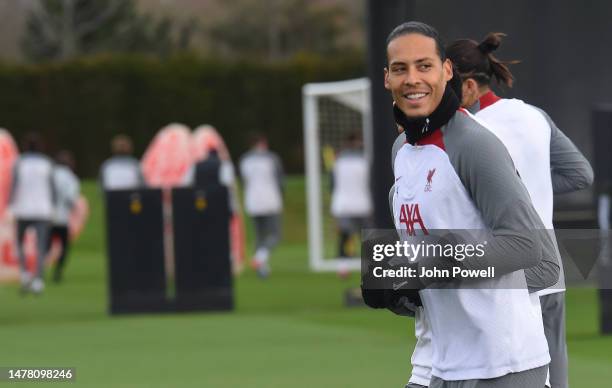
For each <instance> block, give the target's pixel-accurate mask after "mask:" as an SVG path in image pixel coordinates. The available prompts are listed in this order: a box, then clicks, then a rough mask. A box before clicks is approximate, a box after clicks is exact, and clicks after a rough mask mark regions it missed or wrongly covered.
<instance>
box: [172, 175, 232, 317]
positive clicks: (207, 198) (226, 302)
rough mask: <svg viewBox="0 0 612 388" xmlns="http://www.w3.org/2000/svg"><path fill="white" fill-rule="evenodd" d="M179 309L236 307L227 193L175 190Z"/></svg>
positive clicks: (216, 188)
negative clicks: (233, 290) (233, 289)
mask: <svg viewBox="0 0 612 388" xmlns="http://www.w3.org/2000/svg"><path fill="white" fill-rule="evenodd" d="M172 208H173V227H174V256H175V271H176V272H175V274H176V301H175V307H176V309H177V310H229V309H232V308H233V305H234V303H233V293H232V277H231V263H230V242H229V220H230V208H229V198H228V191H227V188H226V187H225V186H222V185H212V186H211V187H209V188H207V189H199V188H197V189H192V188H181V189H174V190H173V191H172Z"/></svg>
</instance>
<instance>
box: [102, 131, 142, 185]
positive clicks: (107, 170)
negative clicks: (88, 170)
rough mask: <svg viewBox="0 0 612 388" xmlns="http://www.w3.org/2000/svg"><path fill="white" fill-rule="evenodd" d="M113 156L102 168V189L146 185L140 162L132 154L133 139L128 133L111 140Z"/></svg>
mask: <svg viewBox="0 0 612 388" xmlns="http://www.w3.org/2000/svg"><path fill="white" fill-rule="evenodd" d="M111 151H112V154H113V156H112V157H111V158H109V159H107V160H106V161H105V162H104V163H103V164H102V167H101V168H100V184H101V186H102V189H103V190H105V191H107V190H129V189H137V188H140V187H142V186H143V185H144V180H143V177H142V171H141V169H140V162H139V161H138V159H136V158H135V157H133V156H132V152H133V146H132V140H131V139H130V138H129V137H128V136H126V135H117V136H115V137H114V138H113V139H112V141H111Z"/></svg>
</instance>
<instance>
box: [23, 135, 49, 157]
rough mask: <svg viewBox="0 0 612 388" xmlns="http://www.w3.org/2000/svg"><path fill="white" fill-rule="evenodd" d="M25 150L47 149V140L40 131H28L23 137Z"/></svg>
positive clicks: (40, 150)
mask: <svg viewBox="0 0 612 388" xmlns="http://www.w3.org/2000/svg"><path fill="white" fill-rule="evenodd" d="M21 144H22V148H23V151H30V152H43V151H44V150H45V142H44V140H43V138H42V136H41V135H40V134H39V133H38V132H28V133H26V134H25V136H24V137H23V141H22V143H21Z"/></svg>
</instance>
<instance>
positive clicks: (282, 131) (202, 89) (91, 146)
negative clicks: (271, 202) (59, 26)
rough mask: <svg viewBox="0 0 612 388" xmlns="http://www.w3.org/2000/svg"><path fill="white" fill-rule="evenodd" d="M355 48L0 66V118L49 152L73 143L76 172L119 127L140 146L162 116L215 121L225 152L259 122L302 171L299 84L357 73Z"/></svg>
mask: <svg viewBox="0 0 612 388" xmlns="http://www.w3.org/2000/svg"><path fill="white" fill-rule="evenodd" d="M363 74H364V63H363V60H362V58H360V57H355V58H342V59H338V60H333V61H331V60H324V59H320V58H313V57H305V56H304V57H300V58H296V59H294V60H292V61H290V62H286V63H281V64H266V63H254V62H239V63H222V62H215V61H211V60H206V59H202V58H197V57H192V56H182V57H176V58H172V59H169V60H165V61H160V60H157V59H153V58H147V57H141V56H119V57H118V56H109V57H97V58H89V59H82V60H79V61H75V62H70V63H63V64H46V65H39V66H0V127H4V128H7V129H9V130H10V131H11V133H12V134H13V136H15V138H16V139H17V140H19V139H20V138H21V136H22V135H23V134H24V133H25V132H27V131H32V130H35V131H38V132H41V133H42V134H43V135H44V137H45V139H46V141H47V145H48V151H49V152H53V151H56V150H58V149H60V148H66V149H69V150H71V151H73V152H74V153H75V156H76V159H77V164H78V166H77V169H78V173H79V175H81V176H84V177H93V176H95V175H96V174H97V171H98V167H99V165H100V163H101V162H102V161H103V160H104V159H106V158H107V157H108V154H109V141H110V138H111V137H112V136H113V135H115V134H117V133H127V134H129V135H130V136H132V138H133V139H134V143H135V148H136V151H137V153H138V155H141V154H142V152H143V151H144V149H145V148H146V146H147V145H148V144H149V142H150V140H151V139H152V138H153V136H154V135H155V133H156V132H157V131H158V130H159V128H161V127H162V126H164V125H166V124H168V123H170V122H181V123H184V124H186V125H188V126H190V127H192V128H194V127H195V126H198V125H200V124H204V123H209V124H212V125H214V126H215V127H217V128H218V129H219V131H220V132H221V133H222V135H223V136H224V138H225V141H226V142H227V144H228V147H229V148H230V151H231V152H232V154H233V156H234V157H237V156H238V155H240V154H241V153H242V152H244V151H245V150H246V148H247V146H248V144H247V135H248V133H249V132H251V131H261V132H264V133H266V134H267V135H268V136H269V138H270V143H271V147H272V148H273V149H274V150H276V151H277V152H278V153H279V154H280V156H281V158H282V159H283V161H284V163H285V166H286V168H287V170H288V171H290V172H300V171H303V152H302V98H301V88H302V85H303V84H305V83H307V82H323V81H332V80H341V79H348V78H355V77H360V76H363Z"/></svg>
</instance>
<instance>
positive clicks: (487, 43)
mask: <svg viewBox="0 0 612 388" xmlns="http://www.w3.org/2000/svg"><path fill="white" fill-rule="evenodd" d="M504 36H506V34H504V33H502V32H491V33H489V35H487V36H486V37H485V38H484V40H483V41H482V42H480V44H479V45H478V50H480V52H481V53H483V54H485V55H487V54H490V53H492V52H493V51H495V50H497V49H498V48H499V45H500V44H501V41H502V38H503V37H504Z"/></svg>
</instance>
